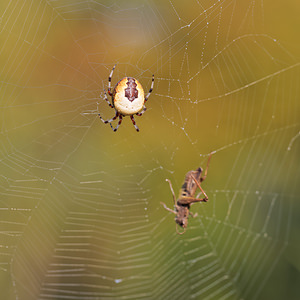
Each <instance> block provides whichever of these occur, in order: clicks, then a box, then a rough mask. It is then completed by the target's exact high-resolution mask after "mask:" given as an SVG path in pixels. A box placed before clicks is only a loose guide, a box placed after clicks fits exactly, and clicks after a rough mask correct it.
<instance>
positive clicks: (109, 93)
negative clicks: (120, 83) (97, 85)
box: [107, 64, 117, 96]
mask: <svg viewBox="0 0 300 300" xmlns="http://www.w3.org/2000/svg"><path fill="white" fill-rule="evenodd" d="M116 65H117V64H115V65H114V67H113V69H112V70H111V72H110V74H109V77H108V89H107V92H108V95H109V96H112V93H111V91H110V89H111V78H112V75H113V73H114V70H115V67H116Z"/></svg>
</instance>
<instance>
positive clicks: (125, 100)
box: [99, 65, 154, 131]
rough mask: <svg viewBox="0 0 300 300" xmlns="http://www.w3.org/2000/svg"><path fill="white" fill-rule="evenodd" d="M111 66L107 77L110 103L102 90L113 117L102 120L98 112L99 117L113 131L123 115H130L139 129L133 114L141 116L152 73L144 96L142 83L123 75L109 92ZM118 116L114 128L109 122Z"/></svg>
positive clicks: (137, 129)
mask: <svg viewBox="0 0 300 300" xmlns="http://www.w3.org/2000/svg"><path fill="white" fill-rule="evenodd" d="M115 67H116V65H115V66H114V67H113V69H112V71H111V73H110V75H109V78H108V89H107V93H108V94H109V95H110V96H111V97H112V103H110V102H109V100H108V98H107V94H106V91H105V90H104V95H105V101H106V102H107V103H108V105H109V106H110V107H111V108H114V109H115V111H116V114H115V116H114V117H113V118H111V119H109V120H106V121H105V120H103V119H102V117H101V115H100V114H99V117H100V119H101V120H102V122H103V123H105V124H107V123H109V124H110V126H111V128H112V129H113V131H117V130H118V128H119V126H120V125H121V123H122V119H123V117H125V116H130V119H131V121H132V123H133V125H134V127H135V129H136V131H139V128H138V126H137V125H136V123H135V120H134V117H133V115H137V116H141V115H142V114H143V113H144V112H145V111H146V109H147V108H146V107H145V102H146V101H147V100H148V98H149V96H150V94H151V92H152V90H153V85H154V75H153V76H152V83H151V87H150V90H149V93H148V95H147V96H146V97H145V94H144V90H143V87H142V85H141V84H140V83H139V82H138V81H137V80H136V79H135V78H133V77H124V78H123V79H121V80H120V81H119V82H118V83H117V84H116V86H115V87H114V89H113V92H111V77H112V75H113V72H114V69H115ZM118 117H119V122H118V124H117V126H116V127H115V128H113V127H112V125H111V122H112V121H113V120H115V119H116V118H118Z"/></svg>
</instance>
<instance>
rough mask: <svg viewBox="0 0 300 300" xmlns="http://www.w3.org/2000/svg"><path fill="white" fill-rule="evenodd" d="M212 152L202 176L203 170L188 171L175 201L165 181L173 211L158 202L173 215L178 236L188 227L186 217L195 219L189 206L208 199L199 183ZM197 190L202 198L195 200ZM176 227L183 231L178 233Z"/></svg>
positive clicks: (171, 188)
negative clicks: (170, 195)
mask: <svg viewBox="0 0 300 300" xmlns="http://www.w3.org/2000/svg"><path fill="white" fill-rule="evenodd" d="M212 154H213V152H212V153H211V154H210V156H209V158H208V160H207V166H206V169H205V172H204V175H203V176H202V175H201V174H202V172H203V170H202V169H201V168H200V167H199V168H198V169H197V170H196V171H189V172H188V173H187V174H186V175H185V180H184V183H183V185H182V186H181V189H180V192H179V198H178V199H177V201H176V196H175V194H174V190H173V187H172V183H171V181H170V180H169V179H166V181H168V182H169V185H170V190H171V192H172V194H173V200H174V206H175V210H172V209H170V208H168V207H167V205H166V204H165V203H163V202H160V204H161V205H162V206H163V207H164V208H165V209H166V210H167V211H170V212H171V213H173V214H175V215H176V216H175V222H176V232H177V233H178V234H184V233H185V231H186V228H187V225H188V217H189V216H191V217H193V218H194V217H196V216H197V214H195V215H194V214H192V213H191V212H190V208H191V205H192V204H193V203H196V202H207V201H208V197H207V195H206V193H205V192H204V190H203V189H202V187H201V185H200V184H201V182H202V181H204V180H205V178H206V176H207V170H208V165H209V161H210V159H211V156H212ZM197 188H199V189H200V190H201V192H202V194H203V195H204V198H202V199H198V198H195V193H196V190H197ZM178 225H179V226H181V227H182V228H183V229H184V231H183V232H179V231H178Z"/></svg>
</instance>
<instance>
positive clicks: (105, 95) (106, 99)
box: [104, 89, 114, 108]
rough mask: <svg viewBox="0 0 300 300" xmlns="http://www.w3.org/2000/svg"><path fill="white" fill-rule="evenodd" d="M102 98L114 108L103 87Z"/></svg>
mask: <svg viewBox="0 0 300 300" xmlns="http://www.w3.org/2000/svg"><path fill="white" fill-rule="evenodd" d="M104 99H105V101H106V102H107V103H108V105H109V107H111V108H114V107H113V106H112V104H111V103H110V102H109V100H108V98H107V94H106V90H105V89H104Z"/></svg>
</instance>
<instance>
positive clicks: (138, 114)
mask: <svg viewBox="0 0 300 300" xmlns="http://www.w3.org/2000/svg"><path fill="white" fill-rule="evenodd" d="M146 110H147V107H146V106H145V105H144V107H143V110H142V111H141V112H138V113H136V115H137V116H139V117H140V116H141V115H142V114H143V113H144V112H145V111H146Z"/></svg>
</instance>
